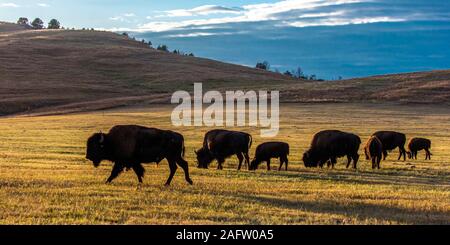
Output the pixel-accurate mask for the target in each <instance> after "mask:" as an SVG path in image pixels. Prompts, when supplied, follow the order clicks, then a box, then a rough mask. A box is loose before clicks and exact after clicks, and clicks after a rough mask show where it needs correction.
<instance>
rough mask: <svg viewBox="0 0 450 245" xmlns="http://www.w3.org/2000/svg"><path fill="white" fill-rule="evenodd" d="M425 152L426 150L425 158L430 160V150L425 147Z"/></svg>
mask: <svg viewBox="0 0 450 245" xmlns="http://www.w3.org/2000/svg"><path fill="white" fill-rule="evenodd" d="M425 152H426V156H425V160H431V152H430V149H425Z"/></svg>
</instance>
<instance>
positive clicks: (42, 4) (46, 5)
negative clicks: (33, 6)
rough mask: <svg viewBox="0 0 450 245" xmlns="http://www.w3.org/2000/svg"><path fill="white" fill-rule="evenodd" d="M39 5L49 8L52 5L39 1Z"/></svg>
mask: <svg viewBox="0 0 450 245" xmlns="http://www.w3.org/2000/svg"><path fill="white" fill-rule="evenodd" d="M37 5H38V6H39V7H43V8H48V7H50V5H48V4H46V3H38V4H37Z"/></svg>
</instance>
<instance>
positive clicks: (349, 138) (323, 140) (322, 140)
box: [303, 130, 361, 169]
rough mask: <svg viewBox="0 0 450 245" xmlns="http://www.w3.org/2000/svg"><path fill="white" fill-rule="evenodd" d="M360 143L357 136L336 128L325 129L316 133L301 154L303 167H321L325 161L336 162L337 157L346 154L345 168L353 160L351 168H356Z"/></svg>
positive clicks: (333, 163)
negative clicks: (309, 145)
mask: <svg viewBox="0 0 450 245" xmlns="http://www.w3.org/2000/svg"><path fill="white" fill-rule="evenodd" d="M360 145H361V139H360V138H359V136H357V135H355V134H352V133H346V132H342V131H338V130H326V131H322V132H319V133H317V134H316V135H315V136H314V138H313V140H312V142H311V147H310V149H309V150H308V151H306V152H305V153H304V154H303V162H304V164H305V167H308V168H311V167H317V166H320V167H323V165H324V164H325V163H327V162H331V164H332V165H333V167H334V165H335V164H336V159H337V158H338V157H343V156H347V159H348V163H347V168H348V167H349V166H350V163H351V162H352V160H353V168H354V169H356V167H357V163H358V159H359V154H358V150H359V147H360Z"/></svg>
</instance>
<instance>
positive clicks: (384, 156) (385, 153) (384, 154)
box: [383, 150, 388, 160]
mask: <svg viewBox="0 0 450 245" xmlns="http://www.w3.org/2000/svg"><path fill="white" fill-rule="evenodd" d="M387 156H388V153H387V151H386V150H383V160H386V157H387Z"/></svg>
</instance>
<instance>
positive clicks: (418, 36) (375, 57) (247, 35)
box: [0, 0, 450, 80]
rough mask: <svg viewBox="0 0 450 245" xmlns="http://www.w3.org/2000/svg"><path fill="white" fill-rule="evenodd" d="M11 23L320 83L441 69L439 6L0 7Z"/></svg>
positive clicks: (446, 39) (112, 2)
mask: <svg viewBox="0 0 450 245" xmlns="http://www.w3.org/2000/svg"><path fill="white" fill-rule="evenodd" d="M93 16H95V18H92V17H93ZM19 17H27V18H28V19H29V20H30V21H32V20H33V19H34V18H35V17H40V18H41V19H43V20H44V22H45V23H48V21H49V20H50V19H52V18H56V19H58V20H59V21H60V22H61V25H62V26H64V27H68V28H72V27H74V28H77V29H81V28H95V29H97V30H108V31H114V32H122V31H127V32H130V33H131V35H132V36H135V37H136V38H137V39H145V40H147V41H151V42H152V43H153V45H154V46H155V47H156V46H158V45H160V44H166V45H167V46H168V47H169V49H170V50H173V49H177V50H181V51H184V52H187V53H191V52H192V53H194V54H195V55H196V56H198V57H203V58H208V59H214V60H218V61H223V62H227V63H233V64H239V65H244V66H249V67H254V66H255V65H256V63H257V62H263V61H268V62H269V63H270V64H271V68H272V69H271V70H278V71H280V72H282V73H283V72H285V71H286V70H289V71H291V70H296V69H297V68H298V67H301V68H302V70H303V72H304V73H305V74H306V75H313V74H314V75H316V76H317V77H318V78H323V79H326V80H333V79H338V78H339V77H342V78H343V79H349V78H357V77H367V76H374V75H387V74H397V73H409V72H418V71H431V70H442V69H449V68H450V66H449V64H450V47H449V46H450V45H448V43H450V3H448V2H444V1H439V0H427V1H425V0H418V1H414V2H411V1H407V0H395V1H388V0H339V1H338V0H284V1H280V0H250V1H242V0H237V1H233V3H231V5H230V3H229V2H226V1H223V0H203V1H196V2H187V1H181V0H169V1H164V2H158V3H152V2H148V1H143V0H138V1H133V2H123V1H119V0H109V1H105V0H90V1H87V0H80V1H77V2H76V3H74V2H73V1H53V0H43V1H42V2H39V3H36V2H33V1H29V0H7V1H4V0H0V18H1V19H2V20H5V21H7V22H16V21H17V19H18V18H19Z"/></svg>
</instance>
